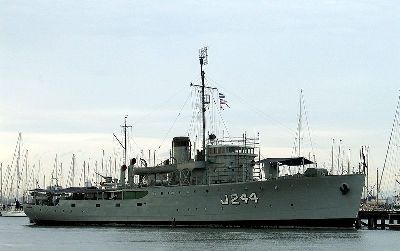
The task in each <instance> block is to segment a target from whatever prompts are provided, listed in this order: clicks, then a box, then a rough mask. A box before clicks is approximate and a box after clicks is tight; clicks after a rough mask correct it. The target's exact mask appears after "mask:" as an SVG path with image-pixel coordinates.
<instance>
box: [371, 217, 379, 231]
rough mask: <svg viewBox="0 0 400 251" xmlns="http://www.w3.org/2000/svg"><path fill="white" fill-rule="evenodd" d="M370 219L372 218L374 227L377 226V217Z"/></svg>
mask: <svg viewBox="0 0 400 251" xmlns="http://www.w3.org/2000/svg"><path fill="white" fill-rule="evenodd" d="M372 220H373V222H374V223H373V225H374V229H377V228H378V219H377V218H372Z"/></svg>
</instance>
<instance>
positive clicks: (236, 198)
mask: <svg viewBox="0 0 400 251" xmlns="http://www.w3.org/2000/svg"><path fill="white" fill-rule="evenodd" d="M249 201H253V202H254V203H258V197H257V194H256V193H251V194H250V195H249V196H247V194H245V193H243V194H241V195H239V194H236V193H233V194H230V195H228V194H225V195H224V199H223V200H221V204H222V205H229V204H231V205H240V203H241V202H242V203H245V204H248V203H249Z"/></svg>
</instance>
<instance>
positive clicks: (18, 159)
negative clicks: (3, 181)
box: [15, 133, 21, 200]
mask: <svg viewBox="0 0 400 251" xmlns="http://www.w3.org/2000/svg"><path fill="white" fill-rule="evenodd" d="M20 158H21V133H19V135H18V157H17V194H16V198H15V199H16V200H18V197H19V194H18V190H19V181H20V178H21V177H20V173H19V161H20Z"/></svg>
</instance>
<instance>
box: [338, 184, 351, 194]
mask: <svg viewBox="0 0 400 251" xmlns="http://www.w3.org/2000/svg"><path fill="white" fill-rule="evenodd" d="M339 189H340V192H342V194H343V195H346V194H347V193H348V192H349V191H350V187H349V185H348V184H347V183H343V184H342V185H341V186H340V188H339Z"/></svg>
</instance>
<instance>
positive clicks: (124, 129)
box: [124, 115, 128, 165]
mask: <svg viewBox="0 0 400 251" xmlns="http://www.w3.org/2000/svg"><path fill="white" fill-rule="evenodd" d="M127 117H128V116H127V115H125V124H124V165H126V118H127Z"/></svg>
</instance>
